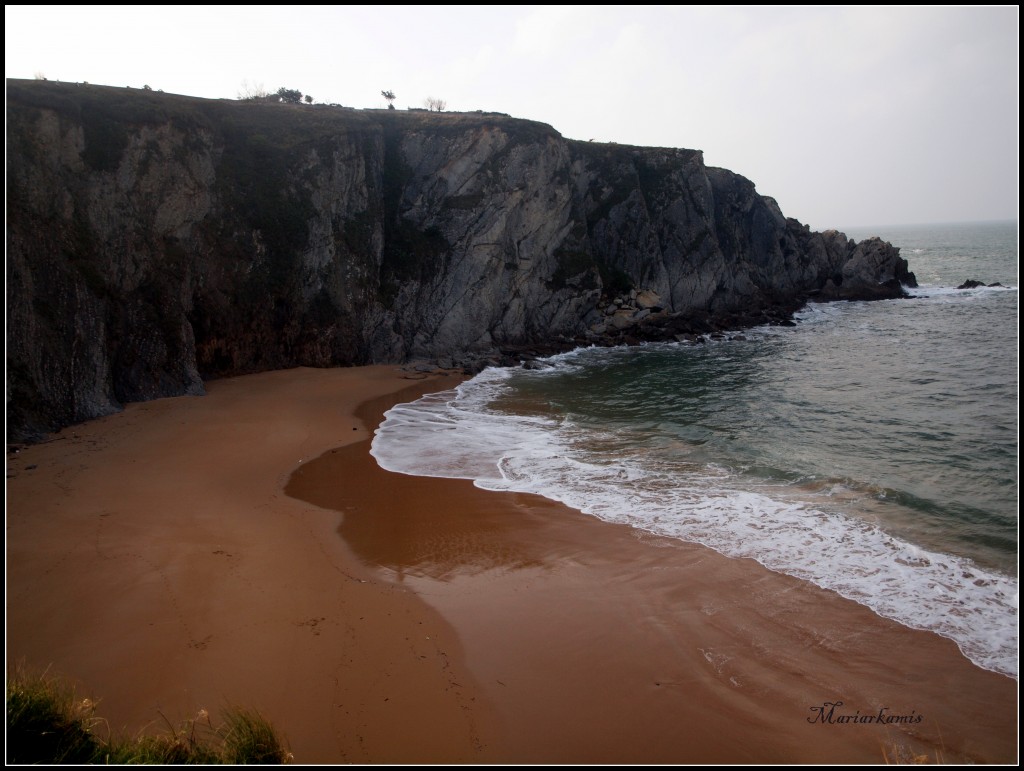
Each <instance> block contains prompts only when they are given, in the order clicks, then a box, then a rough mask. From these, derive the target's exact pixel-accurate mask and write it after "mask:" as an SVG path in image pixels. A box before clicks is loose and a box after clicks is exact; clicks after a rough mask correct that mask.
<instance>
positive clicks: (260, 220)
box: [7, 81, 913, 438]
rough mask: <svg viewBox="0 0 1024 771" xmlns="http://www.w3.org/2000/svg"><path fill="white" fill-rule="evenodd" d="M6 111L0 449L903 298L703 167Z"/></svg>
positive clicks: (481, 125) (335, 121)
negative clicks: (143, 418) (236, 389)
mask: <svg viewBox="0 0 1024 771" xmlns="http://www.w3.org/2000/svg"><path fill="white" fill-rule="evenodd" d="M7 97H8V102H7V121H8V123H7V128H8V191H7V200H8V210H7V217H8V244H7V247H8V250H7V255H8V257H7V330H8V336H7V393H8V405H7V409H8V411H7V415H8V434H9V437H10V438H25V437H31V436H38V435H39V434H41V433H43V432H47V431H52V430H55V429H57V428H60V427H62V426H65V425H68V424H70V423H73V422H77V421H81V420H84V419H88V418H92V417H96V416H99V415H103V414H107V413H110V412H112V411H114V410H117V409H119V408H120V405H122V404H123V403H125V402H128V401H135V400H141V399H150V398H155V397H160V396H170V395H178V394H185V393H201V392H202V389H203V380H204V379H206V378H210V377H219V376H227V375H233V374H240V373H246V372H254V371H259V370H266V369H273V368H281V367H290V366H299V365H306V366H334V365H351V364H362V363H370V362H386V361H393V362H401V361H407V360H410V359H414V358H428V359H435V360H437V359H439V358H442V357H443V358H445V359H447V360H452V358H453V357H454V361H465V360H468V359H473V360H475V361H478V362H486V361H500V360H502V357H507V356H509V355H510V351H511V352H515V351H523V350H528V349H536V350H538V351H544V350H547V349H549V348H550V347H552V346H554V347H556V348H566V347H571V346H572V345H576V344H586V343H588V342H592V341H594V339H595V337H597V338H600V339H606V338H604V337H602V336H603V335H604V334H605V332H606V331H610V332H611V333H612V334H613V336H614V335H615V334H627V335H629V336H630V339H632V337H635V336H639V337H643V336H644V335H648V336H649V337H658V335H662V334H665V335H669V334H671V335H678V334H680V332H679V330H682V329H684V328H685V329H692V328H695V327H694V325H696V328H700V327H702V326H707V327H713V328H721V327H722V326H723V325H735V326H743V325H749V324H750V323H758V320H766V319H767V320H771V319H776V320H779V319H781V318H782V317H783V316H785V315H788V314H789V313H791V312H792V310H794V309H795V308H796V307H799V305H800V304H802V303H803V302H805V301H806V300H807V299H809V298H814V297H816V298H819V299H876V298H882V297H899V296H902V294H903V291H902V289H901V286H900V284H901V283H903V284H911V285H912V284H913V275H912V274H909V273H908V272H907V264H906V261H904V260H902V259H901V258H900V257H899V253H898V250H897V249H895V248H893V247H892V246H890V245H889V244H886V243H884V242H881V241H879V240H877V239H873V240H870V241H865V242H862V243H860V244H855V243H853V242H852V241H850V240H849V239H847V238H846V237H845V236H844V235H842V234H841V233H837V232H835V231H828V232H825V233H814V232H811V231H810V230H809V228H807V227H805V226H803V225H801V224H800V223H799V222H797V221H796V220H793V219H787V218H785V217H784V216H783V215H782V213H781V212H780V210H779V207H778V206H777V204H776V203H775V201H774V200H772V199H771V198H767V197H765V196H761V195H759V194H758V193H757V191H756V190H755V188H754V185H753V183H751V182H750V181H749V180H747V179H744V178H743V177H741V176H739V175H737V174H734V173H732V172H730V171H726V170H724V169H716V168H709V167H707V166H705V165H704V160H703V156H702V154H701V153H700V152H699V151H696V150H679V149H665V148H639V147H630V146H625V145H607V144H595V143H587V142H576V141H570V140H566V139H564V138H563V137H561V136H560V135H559V134H558V133H557V132H556V131H554V130H553V129H552V128H551V127H549V126H546V125H544V124H540V123H535V122H531V121H524V120H516V119H512V118H509V117H507V116H502V115H497V114H489V113H453V114H449V113H425V112H422V111H415V112H402V111H397V110H395V111H386V110H366V111H356V110H350V109H346V108H338V107H328V106H321V105H316V106H309V105H284V104H255V103H245V102H234V101H227V100H203V99H194V98H190V97H181V96H174V95H165V94H161V93H154V92H151V91H135V90H130V89H115V88H106V87H98V86H87V85H84V84H81V85H80V84H59V83H50V82H31V81H8V82H7ZM622 296H626V297H628V298H629V299H628V302H629V303H631V304H632V305H631V306H630V307H632V308H633V310H630V309H629V308H627V309H626V312H628V313H629V316H628V318H627V317H626V312H623V311H622V309H621V308H619V309H618V310H615V311H613V312H611V313H608V312H607V310H608V306H609V303H611V302H612V301H613V300H614V299H615V298H617V297H622ZM780 314H781V315H780ZM616 319H618V320H616ZM659 325H660V326H659ZM657 329H661V330H662V332H658V333H655V332H651V330H657ZM595 330H600V331H595ZM645 330H646V331H645ZM666 330H668V331H666ZM673 330H675V331H673ZM616 339H619V338H616ZM545 346H547V348H545Z"/></svg>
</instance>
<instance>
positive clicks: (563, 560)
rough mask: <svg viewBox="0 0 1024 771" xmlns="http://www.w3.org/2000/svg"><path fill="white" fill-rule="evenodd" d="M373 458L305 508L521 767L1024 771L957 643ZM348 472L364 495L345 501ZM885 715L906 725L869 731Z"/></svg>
mask: <svg viewBox="0 0 1024 771" xmlns="http://www.w3.org/2000/svg"><path fill="white" fill-rule="evenodd" d="M388 406H390V402H388V401H386V400H378V401H377V402H375V403H369V404H367V405H364V407H363V408H362V409H361V411H360V413H359V414H360V415H361V417H362V418H363V420H364V421H365V422H367V423H368V424H369V423H376V422H378V421H379V420H380V415H381V413H382V412H383V410H384V409H386V408H387V407H388ZM368 450H369V442H368V441H366V442H362V443H359V444H353V445H350V446H349V447H346V448H342V449H340V450H338V451H337V452H332V453H330V454H328V455H327V456H324V457H323V458H319V459H317V460H315V461H313V462H311V463H309V464H304V465H303V466H302V468H301V469H300V470H298V471H297V472H296V474H295V475H294V476H293V478H292V480H291V482H290V483H289V486H288V488H287V490H288V492H289V494H292V495H297V496H299V497H301V498H303V499H305V500H309V501H314V502H316V503H317V504H319V505H321V506H325V507H328V508H333V509H336V510H339V511H343V512H344V513H345V517H344V520H343V522H342V525H341V527H340V532H341V534H342V536H343V538H344V539H345V541H346V542H347V543H348V544H349V545H350V546H351V547H352V548H353V550H354V551H355V552H356V554H358V555H359V556H360V557H361V558H362V559H363V560H364V562H365V563H366V564H367V565H370V566H377V567H378V569H379V570H380V572H381V574H382V575H385V576H387V577H389V578H390V579H391V580H393V581H395V582H396V583H397V584H399V585H403V586H409V587H412V588H413V589H414V590H415V591H416V592H417V594H418V595H419V596H421V597H423V598H424V599H426V600H427V602H429V603H430V604H431V605H432V606H433V607H435V608H437V609H438V610H439V611H440V612H441V613H442V615H443V616H444V617H445V619H446V620H447V621H449V622H450V623H451V624H452V625H453V626H454V627H455V630H456V632H457V633H458V635H459V639H460V641H461V643H462V646H463V650H464V652H465V656H466V663H467V664H468V666H469V669H470V670H471V671H472V673H473V674H474V675H475V678H476V681H477V683H478V684H479V687H480V688H481V689H482V690H483V692H484V693H485V695H486V696H487V698H488V700H489V702H490V703H491V704H493V705H494V707H495V708H496V710H497V712H498V714H499V718H500V721H501V731H502V734H503V736H504V737H505V744H506V745H507V747H508V749H507V755H505V756H504V757H503V758H502V760H506V761H509V762H523V763H535V762H538V763H539V762H556V763H638V762H645V763H698V762H700V763H726V762H728V763H755V762H769V763H812V762H813V763H882V762H885V761H886V758H887V757H888V759H889V760H890V761H895V760H904V761H907V760H910V759H911V758H915V757H916V758H919V757H921V756H925V757H926V758H927V759H928V760H929V761H930V762H936V761H937V760H939V761H942V762H961V761H967V762H975V763H1005V762H1014V761H1015V760H1016V757H1017V756H1016V747H1017V732H1016V724H1017V723H1016V715H1017V697H1016V693H1017V684H1016V681H1014V680H1011V679H1009V678H1006V677H1003V676H1001V675H997V674H993V673H990V672H986V671H983V670H981V669H979V668H977V667H976V666H974V665H973V664H971V663H970V662H969V661H968V660H967V659H966V658H965V657H964V656H963V655H962V654H961V653H960V651H959V650H958V648H957V647H956V645H955V644H954V643H952V642H951V641H949V640H945V639H943V638H941V637H938V636H936V635H933V634H931V633H926V632H920V631H915V630H911V629H907V628H905V627H903V626H901V625H899V624H896V623H893V622H890V621H887V620H885V619H882V618H879V617H878V616H876V615H875V614H873V613H872V612H870V611H868V610H867V609H866V608H863V607H862V606H859V605H857V604H856V603H853V602H850V601H848V600H844V599H843V598H841V597H839V596H838V595H836V594H834V593H832V592H826V591H823V590H821V589H818V588H817V587H814V586H813V585H810V584H807V583H806V582H803V581H799V580H797V579H793V578H789V577H787V576H782V575H779V574H776V573H772V572H771V571H768V570H766V569H765V568H763V567H761V566H760V565H758V564H757V563H755V562H753V561H750V560H734V559H728V558H725V557H722V556H721V555H718V554H717V553H715V552H712V551H710V550H708V549H705V548H703V547H698V546H694V545H689V544H684V543H681V542H678V541H673V540H670V539H664V538H658V537H654V536H650V535H646V534H643V533H639V532H637V531H635V530H632V529H631V528H628V527H625V526H620V525H612V524H608V523H604V522H601V521H598V520H596V519H594V518H591V517H587V516H585V515H582V514H580V513H578V512H575V511H573V510H571V509H568V508H566V507H563V506H561V505H558V504H555V503H553V502H550V501H547V500H545V499H541V498H538V497H535V496H529V495H521V494H512V493H494V492H487V491H482V490H479V489H477V488H475V487H473V486H472V484H471V483H469V482H468V481H462V480H442V479H424V478H417V477H409V476H404V475H400V474H391V473H389V472H385V471H382V470H381V469H379V467H377V465H376V463H375V462H374V461H373V459H372V458H371V457H370V456H369V452H368ZM342 468H344V469H352V470H353V471H350V472H349V473H350V474H351V475H352V477H353V478H355V479H359V480H360V483H359V484H358V485H351V486H347V487H346V488H344V489H340V488H338V487H337V486H335V485H333V484H332V483H331V479H332V478H333V477H334V475H336V474H337V473H338V470H339V469H342ZM840 703H841V704H840ZM826 705H835V706H834V708H831V709H830V708H829V707H827V706H826ZM879 714H882V715H883V716H885V717H886V718H891V719H892V720H893V721H894V722H888V720H887V721H886V722H885V723H878V722H875V721H872V722H870V723H869V722H851V718H856V717H865V716H872V717H873V718H877V717H878V715H879ZM827 715H830V716H831V717H830V720H831V722H822V720H821V718H822V717H825V716H827Z"/></svg>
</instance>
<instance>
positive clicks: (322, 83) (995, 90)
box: [5, 6, 1019, 230]
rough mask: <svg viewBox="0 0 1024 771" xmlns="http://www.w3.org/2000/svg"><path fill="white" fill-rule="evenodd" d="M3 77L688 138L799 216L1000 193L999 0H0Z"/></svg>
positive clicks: (896, 216) (986, 199)
mask: <svg viewBox="0 0 1024 771" xmlns="http://www.w3.org/2000/svg"><path fill="white" fill-rule="evenodd" d="M5 21H6V68H7V69H6V76H7V77H8V78H32V77H33V76H35V75H36V74H37V73H39V74H42V75H44V76H46V77H47V78H49V79H51V80H62V81H89V82H90V83H99V84H105V85H113V86H129V85H130V86H132V87H136V88H137V87H141V86H142V85H143V84H148V85H150V86H152V87H153V88H154V89H163V90H164V91H167V92H172V93H178V94H188V95H192V96H201V97H208V98H221V97H224V98H235V97H236V96H237V95H238V93H239V91H240V90H241V89H242V87H243V84H244V83H248V84H251V85H257V84H261V85H263V86H264V87H265V88H266V89H268V90H270V91H276V90H277V89H278V88H279V87H281V86H284V87H287V88H294V89H298V90H300V91H302V92H303V93H304V94H311V95H312V96H313V97H314V98H315V99H316V100H317V101H322V102H337V103H339V104H344V105H348V106H352V107H381V106H384V100H383V99H382V98H381V96H380V92H381V90H382V89H390V90H392V91H394V92H395V94H396V95H397V97H398V98H397V99H396V106H397V107H399V108H403V107H406V106H412V107H420V106H422V103H423V100H424V99H426V98H427V97H431V96H432V97H437V98H441V99H444V100H446V102H447V105H448V109H449V110H476V109H483V110H495V111H500V112H506V113H509V114H511V115H513V116H516V117H521V118H530V119H533V120H539V121H543V122H544V123H549V124H551V125H552V126H554V128H555V129H557V130H558V131H559V132H561V133H562V134H563V135H565V136H567V137H571V138H574V139H594V140H596V141H603V142H607V141H611V142H618V143H620V144H636V145H656V146H666V147H686V148H696V149H700V150H703V151H704V158H705V161H706V162H707V164H708V165H711V166H723V167H725V168H728V169H731V170H732V171H735V172H737V173H739V174H742V175H744V176H746V177H749V178H750V179H751V180H753V181H754V182H755V183H756V184H757V189H758V190H759V191H760V192H761V193H763V194H766V195H771V196H774V197H775V198H776V199H777V200H778V202H779V204H780V206H781V207H782V210H783V212H785V214H786V215H787V216H790V217H795V218H797V219H799V220H801V221H802V222H805V223H807V224H809V225H811V226H812V227H813V228H815V229H819V230H820V229H825V228H829V227H853V226H862V225H863V226H867V225H886V224H912V223H930V222H949V221H970V220H981V219H1013V218H1016V217H1017V212H1018V197H1017V196H1018V171H1017V169H1018V147H1019V102H1018V60H1019V49H1018V45H1019V10H1018V8H1017V7H1016V6H992V7H982V8H967V7H961V8H956V7H934V8H920V7H903V8H883V7H876V8H861V7H857V8H854V7H819V8H796V7H777V8H755V7H729V8H712V7H704V8H700V7H698V8H692V7H672V6H646V7H624V6H567V7H557V6H555V7H552V6H505V7H487V6H483V7H468V8H464V7H449V6H435V7H427V8H422V7H401V6H373V7H368V6H364V7H360V6H340V7H325V6H289V7H283V6H277V7H274V6H270V7H264V6H238V7H234V6H232V7H227V6H201V7H200V6H191V7H189V6H184V7H183V6H125V7H122V6H81V7H79V6H74V7H69V6H64V7H61V6H6V7H5Z"/></svg>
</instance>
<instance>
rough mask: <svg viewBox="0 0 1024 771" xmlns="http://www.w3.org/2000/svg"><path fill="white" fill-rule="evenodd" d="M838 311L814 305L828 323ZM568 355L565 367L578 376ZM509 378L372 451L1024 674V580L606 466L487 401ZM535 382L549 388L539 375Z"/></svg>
mask: <svg viewBox="0 0 1024 771" xmlns="http://www.w3.org/2000/svg"><path fill="white" fill-rule="evenodd" d="M834 312H839V311H838V310H836V311H833V310H831V308H830V306H813V307H811V308H810V309H809V310H807V311H805V312H804V313H805V314H806V316H807V319H806V320H808V321H810V320H812V319H813V318H814V317H815V316H816V315H818V314H824V316H825V317H826V318H827V317H828V316H829V315H830V314H832V313H834ZM578 355H579V354H578V353H571V354H563V355H562V356H560V357H556V359H553V360H552V362H553V363H554V364H556V367H557V368H562V367H572V366H576V362H575V360H574V359H575V357H576V356H578ZM510 376H511V372H510V371H509V370H500V369H489V370H485V371H484V372H483V373H481V374H480V375H478V376H477V377H476V378H474V379H473V380H471V381H469V382H467V383H463V384H462V385H460V386H459V388H457V389H456V390H454V391H446V392H443V393H439V394H430V395H428V396H425V397H423V398H422V399H420V400H418V401H416V402H413V403H412V404H404V405H398V406H396V407H395V408H393V409H391V410H389V411H388V412H387V413H386V419H385V421H384V422H383V424H382V425H381V426H380V427H379V428H378V429H377V432H376V435H375V437H374V440H373V446H372V450H371V452H372V454H373V455H374V457H375V458H376V459H377V461H378V463H380V465H381V466H382V467H383V468H385V469H388V470H391V471H396V472H400V473H406V474H413V475H420V476H441V477H454V478H466V479H472V480H474V482H475V484H476V485H477V486H479V487H482V488H485V489H489V490H509V491H516V492H526V493H535V494H539V495H542V496H545V497H547V498H550V499H552V500H557V501H560V502H562V503H564V504H566V505H568V506H571V507H573V508H576V509H578V510H580V511H582V512H585V513H587V514H590V515H593V516H596V517H599V518H600V519H603V520H607V521H609V522H617V523H622V524H628V525H631V526H633V527H636V528H638V529H641V530H645V531H649V532H652V533H656V534H658V535H661V536H669V537H675V538H679V539H682V540H685V541H690V542H695V543H700V544H703V545H705V546H708V547H710V548H712V549H714V550H716V551H718V552H720V553H722V554H725V555H727V556H730V557H749V558H752V559H754V560H757V561H758V562H760V563H761V564H762V565H764V566H765V567H767V568H769V569H771V570H775V571H778V572H782V573H786V574H789V575H793V576H796V577H799V578H802V579H805V580H808V581H811V582H813V583H814V584H816V585H818V586H821V587H823V588H825V589H830V590H832V591H835V592H837V593H839V594H841V595H842V596H844V597H847V598H849V599H851V600H854V601H856V602H859V603H861V604H863V605H866V606H867V607H869V608H871V609H872V610H873V611H875V612H876V613H878V614H879V615H881V616H885V617H887V618H890V619H893V620H895V621H898V622H900V623H902V624H905V625H907V626H910V627H914V628H918V629H926V630H931V631H933V632H936V633H938V634H940V635H943V636H945V637H948V638H950V639H952V640H954V641H955V642H956V643H957V644H958V645H959V646H960V649H961V650H962V651H963V652H964V654H965V655H966V656H967V657H968V658H970V659H971V660H972V661H974V662H975V663H976V664H978V665H979V666H981V667H984V668H986V669H989V670H992V671H995V672H1000V673H1002V674H1005V675H1009V676H1011V677H1016V676H1017V650H1018V648H1017V646H1018V630H1017V591H1018V589H1017V586H1018V583H1017V580H1016V579H1013V578H1010V577H1007V576H1003V575H999V574H996V573H994V572H992V571H989V570H985V569H983V568H980V567H979V566H977V565H975V564H973V563H972V562H970V561H969V560H966V559H964V558H961V557H956V556H951V555H946V554H940V553H935V552H930V551H927V550H925V549H922V548H920V547H918V546H915V545H913V544H911V543H908V542H906V541H903V540H901V539H899V538H896V537H894V536H892V535H890V534H888V533H886V532H884V531H883V530H881V529H879V528H878V527H877V526H876V525H874V524H871V523H868V522H865V521H861V520H858V519H854V518H852V517H850V516H846V515H843V514H841V513H838V512H834V511H828V510H825V508H824V507H822V506H820V505H812V504H810V503H807V502H800V501H794V500H792V499H791V497H792V496H789V495H782V494H775V492H773V491H772V489H771V488H769V487H767V486H766V485H761V486H760V488H758V487H755V486H753V485H751V484H749V483H744V482H743V480H742V479H741V478H739V477H738V476H736V475H735V474H733V473H732V472H730V471H727V470H725V469H722V468H719V467H715V466H708V465H698V464H689V465H681V464H680V462H679V461H678V459H676V460H675V461H673V462H672V463H671V464H670V463H667V462H664V461H663V459H659V458H658V457H657V456H656V455H654V454H652V453H651V452H650V451H649V450H643V451H641V450H639V449H638V450H637V451H636V452H628V451H627V452H624V453H623V452H618V453H616V457H614V458H609V457H608V456H607V455H604V456H602V455H601V454H600V453H599V452H596V451H593V450H592V449H589V448H593V447H594V445H595V444H599V443H600V442H602V441H612V440H614V439H615V437H612V436H607V437H602V436H600V435H599V434H596V433H595V432H594V431H593V430H590V431H587V430H584V429H581V428H580V427H578V426H577V425H575V424H574V423H573V422H572V421H571V420H568V419H556V418H544V417H536V416H532V415H531V416H525V415H512V414H502V413H499V412H497V411H495V410H493V409H491V408H490V407H489V404H490V403H491V402H492V401H493V400H494V399H495V397H496V396H498V395H499V394H500V393H501V392H502V391H503V390H504V389H506V388H507V387H508V386H507V380H508V378H509V377H510ZM529 376H530V377H535V376H536V377H544V376H545V371H544V370H537V371H536V372H532V373H530V375H529Z"/></svg>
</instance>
